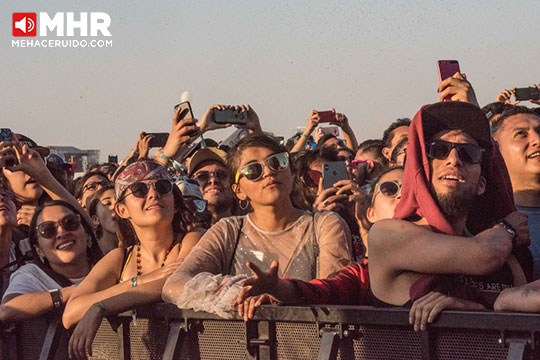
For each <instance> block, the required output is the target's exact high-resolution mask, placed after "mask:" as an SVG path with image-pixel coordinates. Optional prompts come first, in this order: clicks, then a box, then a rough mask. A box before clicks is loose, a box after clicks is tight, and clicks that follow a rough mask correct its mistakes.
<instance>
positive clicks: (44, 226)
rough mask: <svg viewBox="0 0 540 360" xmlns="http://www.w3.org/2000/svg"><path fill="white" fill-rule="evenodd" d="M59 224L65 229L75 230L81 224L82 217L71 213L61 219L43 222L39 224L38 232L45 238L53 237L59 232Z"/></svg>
mask: <svg viewBox="0 0 540 360" xmlns="http://www.w3.org/2000/svg"><path fill="white" fill-rule="evenodd" d="M58 224H60V225H61V226H62V229H64V230H67V231H75V230H77V229H78V228H79V226H81V218H80V217H79V215H77V214H69V215H66V216H64V217H63V218H62V219H60V221H45V222H42V223H41V224H39V225H38V226H37V231H38V234H39V235H40V236H41V237H42V238H44V239H52V238H54V237H55V236H56V233H57V232H58Z"/></svg>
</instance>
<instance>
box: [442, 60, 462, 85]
mask: <svg viewBox="0 0 540 360" xmlns="http://www.w3.org/2000/svg"><path fill="white" fill-rule="evenodd" d="M437 69H438V70H439V79H440V80H441V81H443V80H445V79H447V78H449V77H452V76H454V74H455V73H457V72H459V73H460V72H461V71H460V70H459V62H458V61H457V60H439V61H437Z"/></svg>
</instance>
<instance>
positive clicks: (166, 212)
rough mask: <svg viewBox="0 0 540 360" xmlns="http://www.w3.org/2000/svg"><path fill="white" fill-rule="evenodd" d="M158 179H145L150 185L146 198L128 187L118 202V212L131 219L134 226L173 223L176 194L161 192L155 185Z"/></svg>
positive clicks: (144, 181)
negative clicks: (135, 194)
mask: <svg viewBox="0 0 540 360" xmlns="http://www.w3.org/2000/svg"><path fill="white" fill-rule="evenodd" d="M156 181H157V180H143V181H141V182H143V183H145V184H147V185H149V190H148V194H146V196H145V197H144V198H138V197H136V196H134V195H133V194H132V193H131V190H130V189H129V188H128V189H127V190H126V193H125V195H124V196H125V198H124V200H123V201H121V202H118V203H116V205H115V210H116V213H117V214H118V215H119V216H120V217H122V218H124V219H129V220H130V221H131V224H132V225H133V226H134V227H152V226H156V225H159V224H172V220H173V217H174V213H175V208H174V196H173V193H172V191H171V192H170V193H169V194H165V195H162V194H160V193H159V192H158V191H157V190H156V189H155V188H154V186H152V185H153V184H154V183H155V182H156Z"/></svg>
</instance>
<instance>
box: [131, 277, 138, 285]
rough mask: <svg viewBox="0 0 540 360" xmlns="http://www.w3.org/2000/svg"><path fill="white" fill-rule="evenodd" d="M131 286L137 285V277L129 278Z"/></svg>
mask: <svg viewBox="0 0 540 360" xmlns="http://www.w3.org/2000/svg"><path fill="white" fill-rule="evenodd" d="M131 287H137V277H136V276H134V277H132V278H131Z"/></svg>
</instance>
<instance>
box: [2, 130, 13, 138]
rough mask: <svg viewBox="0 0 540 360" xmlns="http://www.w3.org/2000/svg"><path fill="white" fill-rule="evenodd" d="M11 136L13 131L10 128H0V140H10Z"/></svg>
mask: <svg viewBox="0 0 540 360" xmlns="http://www.w3.org/2000/svg"><path fill="white" fill-rule="evenodd" d="M12 138H13V133H12V132H11V129H8V128H2V129H0V141H11V140H12Z"/></svg>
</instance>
